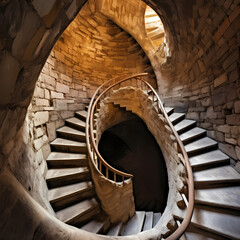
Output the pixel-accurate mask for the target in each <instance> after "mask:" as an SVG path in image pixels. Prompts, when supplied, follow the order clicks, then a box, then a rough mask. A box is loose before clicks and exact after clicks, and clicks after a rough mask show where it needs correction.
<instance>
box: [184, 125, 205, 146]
mask: <svg viewBox="0 0 240 240" xmlns="http://www.w3.org/2000/svg"><path fill="white" fill-rule="evenodd" d="M206 132H207V131H206V130H205V129H203V128H199V127H195V128H193V129H190V130H188V131H187V132H185V133H182V134H181V135H180V136H179V137H180V139H181V141H182V142H183V143H184V142H186V141H190V140H192V139H194V138H196V137H199V136H202V135H204V134H206Z"/></svg>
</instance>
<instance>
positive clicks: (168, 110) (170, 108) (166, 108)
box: [164, 107, 174, 115]
mask: <svg viewBox="0 0 240 240" xmlns="http://www.w3.org/2000/svg"><path fill="white" fill-rule="evenodd" d="M164 109H165V111H166V113H167V114H168V115H170V114H172V113H173V110H174V108H172V107H165V108H164Z"/></svg>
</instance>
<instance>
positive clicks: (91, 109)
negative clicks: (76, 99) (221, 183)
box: [86, 73, 194, 240]
mask: <svg viewBox="0 0 240 240" xmlns="http://www.w3.org/2000/svg"><path fill="white" fill-rule="evenodd" d="M146 75H147V74H146V73H142V74H135V75H132V76H130V77H126V78H123V79H121V80H118V79H119V78H118V79H111V80H109V81H108V82H106V83H105V84H103V85H102V86H100V87H99V88H98V89H97V91H96V92H95V94H94V95H93V98H92V99H91V102H90V105H89V111H88V115H87V123H86V139H87V146H88V151H89V153H90V152H91V149H93V151H94V152H95V154H96V155H97V158H98V159H99V160H100V161H101V164H103V165H104V166H105V167H106V168H108V169H109V170H110V171H112V172H113V173H114V181H116V174H118V175H120V176H122V178H123V181H124V178H132V177H133V176H132V175H131V174H127V173H124V172H121V171H119V170H117V169H115V168H113V167H112V166H110V165H109V164H108V163H107V162H106V161H105V160H104V159H103V158H102V156H101V155H100V153H99V151H98V149H97V146H96V143H95V141H94V133H93V119H94V118H93V117H94V110H95V108H96V106H97V103H98V102H99V101H100V100H101V97H103V96H105V94H106V93H107V92H109V91H110V89H112V88H114V87H115V86H117V85H119V86H120V84H121V83H123V82H126V81H128V80H131V79H136V84H135V86H136V87H138V81H140V88H141V89H142V90H144V85H145V86H147V89H146V90H147V92H148V91H149V90H150V91H151V92H152V102H154V97H156V99H157V111H158V113H162V114H163V116H164V118H165V119H166V121H167V124H168V125H169V127H170V128H171V130H172V132H173V134H174V136H175V138H176V141H177V144H178V146H179V149H180V150H181V153H182V154H183V159H184V164H185V166H186V169H187V177H188V181H187V184H188V206H187V213H186V215H185V218H184V220H183V221H182V223H181V225H180V226H179V228H177V230H176V231H175V232H173V233H172V234H171V235H170V236H168V237H167V238H166V240H177V239H179V238H180V237H181V236H182V235H183V233H184V232H185V230H186V228H187V226H188V225H189V223H190V221H191V218H192V214H193V208H194V181H193V174H192V167H191V164H190V161H189V158H188V155H187V152H186V150H185V148H184V145H183V143H182V141H181V140H180V138H179V136H178V133H177V132H176V130H175V129H174V127H173V125H172V123H171V121H170V119H169V117H168V114H167V113H166V111H165V109H164V107H163V104H162V102H161V100H160V98H159V96H158V94H157V92H156V91H155V90H154V89H153V87H152V86H151V85H150V84H149V83H148V82H146V81H145V80H143V79H141V77H143V76H146ZM115 81H117V82H115ZM112 82H115V83H112ZM107 85H110V86H109V87H106V86H107ZM104 87H106V89H104V90H103V91H102V92H101V93H100V91H101V90H102V89H103V88H104ZM98 94H99V95H98ZM97 95H98V97H97V98H96V96H97ZM95 98H96V100H95ZM89 123H90V125H89ZM89 130H90V135H89ZM89 140H90V141H89ZM91 144H92V145H91ZM92 161H93V162H94V160H93V159H92Z"/></svg>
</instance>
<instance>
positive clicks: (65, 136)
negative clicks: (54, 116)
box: [46, 107, 161, 236]
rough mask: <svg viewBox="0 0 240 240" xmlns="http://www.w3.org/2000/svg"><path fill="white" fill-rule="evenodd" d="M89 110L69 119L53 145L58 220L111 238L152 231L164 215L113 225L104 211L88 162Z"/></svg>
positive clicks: (52, 187) (52, 197) (51, 194)
mask: <svg viewBox="0 0 240 240" xmlns="http://www.w3.org/2000/svg"><path fill="white" fill-rule="evenodd" d="M87 109H88V108H87V107H86V110H84V111H79V112H76V113H75V117H73V118H69V119H67V120H66V121H65V126H63V127H61V128H60V129H58V130H57V138H56V139H55V140H54V141H53V142H52V143H51V150H52V152H51V153H50V155H49V156H48V158H47V164H48V172H47V176H46V181H47V184H48V188H49V191H48V198H49V201H50V203H51V205H52V207H53V209H54V211H55V213H56V217H57V218H58V219H59V220H61V221H62V222H64V223H67V224H70V225H73V226H75V227H79V228H81V229H82V230H85V231H88V232H92V233H101V234H106V235H110V236H118V235H121V236H126V235H132V234H137V233H139V232H141V231H145V230H148V229H151V228H152V227H154V226H155V225H156V223H157V222H158V220H159V219H160V217H161V213H153V212H144V211H141V212H138V211H137V212H136V214H135V215H134V216H133V217H132V218H131V219H130V220H129V221H127V222H125V223H123V222H121V223H118V224H115V225H111V226H110V222H109V218H108V217H107V216H106V214H105V213H104V212H103V211H102V210H101V206H100V203H99V202H98V199H97V197H96V193H95V189H94V185H93V182H92V179H91V174H90V169H89V167H88V162H87V146H86V143H85V142H86V139H85V121H86V117H87Z"/></svg>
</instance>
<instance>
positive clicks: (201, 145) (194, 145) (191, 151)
mask: <svg viewBox="0 0 240 240" xmlns="http://www.w3.org/2000/svg"><path fill="white" fill-rule="evenodd" d="M217 146H218V143H217V142H216V141H214V140H213V139H211V138H209V137H203V138H201V139H199V140H196V141H194V142H191V143H188V144H186V145H185V149H186V152H187V154H188V156H193V155H195V154H198V153H201V152H204V151H207V150H210V149H214V148H217Z"/></svg>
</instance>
